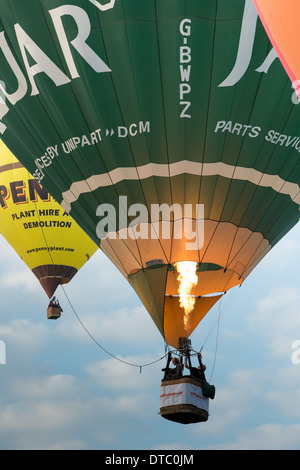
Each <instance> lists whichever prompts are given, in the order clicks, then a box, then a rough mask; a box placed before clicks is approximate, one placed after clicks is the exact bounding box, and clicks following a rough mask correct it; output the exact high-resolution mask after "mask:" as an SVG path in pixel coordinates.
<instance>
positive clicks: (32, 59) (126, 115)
mask: <svg viewBox="0 0 300 470" xmlns="http://www.w3.org/2000/svg"><path fill="white" fill-rule="evenodd" d="M0 21H1V25H0V26H1V31H2V32H1V35H0V80H2V93H3V96H4V98H3V103H2V106H1V107H0V118H1V121H0V122H1V126H0V131H1V132H2V133H3V134H2V135H3V139H4V141H5V142H6V144H7V145H8V147H9V148H10V149H11V150H12V151H13V152H14V153H15V155H16V156H17V158H19V159H20V161H21V162H22V163H23V164H24V165H25V166H26V167H27V168H28V169H29V170H30V172H31V173H32V174H33V176H34V177H35V178H36V179H37V180H38V181H39V182H40V183H41V184H42V185H43V187H45V188H46V189H47V190H48V191H49V192H50V193H51V194H52V195H53V196H54V197H55V199H56V200H57V201H58V202H59V203H60V204H61V205H62V207H63V208H64V209H65V210H66V211H67V212H69V213H70V214H71V216H72V217H73V218H74V219H75V220H76V221H77V222H78V224H79V225H80V226H81V227H82V228H83V229H84V230H85V232H86V233H87V234H88V235H89V236H90V237H91V238H92V239H93V240H94V241H95V242H97V243H98V244H100V247H101V249H102V250H103V251H104V252H105V253H106V254H107V256H108V257H109V258H110V259H111V260H112V262H113V263H114V264H115V265H116V266H117V267H118V269H119V270H120V271H121V273H122V274H123V275H124V276H125V277H126V279H128V281H129V282H130V284H131V285H132V286H133V288H134V289H135V290H136V292H137V293H138V295H139V296H140V298H141V299H142V301H143V303H144V305H145V307H146V309H147V310H148V312H149V313H150V315H151V316H152V318H153V320H154V322H155V324H156V325H157V327H158V329H159V331H160V332H161V334H162V335H163V337H164V338H165V340H166V341H167V343H168V344H170V345H172V346H174V347H177V344H178V339H179V337H181V336H184V337H188V336H189V335H190V334H191V333H192V331H193V330H194V328H195V327H196V325H197V323H198V322H199V321H201V319H202V318H203V316H204V315H205V314H206V313H207V312H208V311H209V310H210V309H211V308H212V306H213V305H214V304H215V303H216V302H217V301H218V300H219V299H220V297H221V296H222V295H223V293H224V292H226V291H227V290H229V289H230V288H232V287H234V286H237V285H240V284H241V283H242V282H243V281H244V280H245V279H246V278H247V276H248V275H249V274H250V272H251V271H252V270H253V268H254V267H255V266H256V265H257V264H258V263H259V261H260V260H261V259H262V258H263V257H264V256H265V255H266V254H267V253H268V252H269V250H270V249H271V248H272V247H273V246H274V245H275V244H276V243H277V242H278V241H279V240H280V239H281V238H282V237H283V236H284V235H285V234H286V233H287V232H288V231H289V230H290V229H291V228H292V227H293V226H294V225H295V223H296V222H297V221H298V218H299V203H300V192H299V183H300V164H299V151H300V133H299V125H298V123H299V119H300V109H298V107H297V106H295V105H294V103H293V102H292V100H291V95H292V90H291V86H290V81H289V80H288V77H287V76H286V73H285V71H284V70H283V68H282V65H281V63H280V61H279V60H278V59H277V56H276V53H275V52H274V50H273V48H272V45H271V43H270V41H269V39H268V37H267V35H266V33H265V30H264V28H263V26H262V24H261V23H260V20H259V18H258V14H257V11H256V9H255V6H254V4H253V2H252V0H245V1H241V0H223V1H222V2H218V1H215V0H210V1H207V0H156V1H155V0H145V1H141V0H111V1H104V0H103V1H96V0H73V1H72V2H71V3H70V2H65V1H63V0H60V1H58V0H51V1H50V0H44V1H43V2H42V3H40V2H36V1H35V0H27V1H26V2H24V1H22V0H2V2H1V12H0ZM199 233H200V235H201V236H199ZM202 234H203V237H202ZM187 261H189V262H192V263H194V267H195V272H194V274H195V276H196V278H197V282H196V284H194V285H193V286H192V287H191V289H190V291H189V292H190V293H189V295H190V296H193V297H194V308H193V309H192V311H191V312H190V313H188V314H186V311H185V309H184V308H183V307H182V303H181V299H180V297H179V289H180V286H179V280H178V273H177V268H176V266H178V263H181V262H187Z"/></svg>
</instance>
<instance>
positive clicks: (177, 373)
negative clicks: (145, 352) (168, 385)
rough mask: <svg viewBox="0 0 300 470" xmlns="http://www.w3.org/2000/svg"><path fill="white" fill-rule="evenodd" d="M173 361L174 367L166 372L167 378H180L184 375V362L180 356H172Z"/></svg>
mask: <svg viewBox="0 0 300 470" xmlns="http://www.w3.org/2000/svg"><path fill="white" fill-rule="evenodd" d="M172 363H173V364H174V366H175V367H174V369H169V370H168V372H167V374H166V379H178V378H179V377H181V376H182V364H181V362H180V360H179V359H178V357H172Z"/></svg>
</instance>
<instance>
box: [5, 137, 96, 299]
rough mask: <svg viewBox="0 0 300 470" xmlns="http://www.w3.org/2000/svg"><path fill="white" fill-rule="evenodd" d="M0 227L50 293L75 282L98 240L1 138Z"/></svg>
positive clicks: (48, 293)
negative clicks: (74, 218) (93, 239)
mask: <svg viewBox="0 0 300 470" xmlns="http://www.w3.org/2000/svg"><path fill="white" fill-rule="evenodd" d="M0 212H1V216H0V232H1V234H2V235H3V236H4V238H5V239H6V240H7V241H8V243H9V244H10V245H11V246H12V247H13V248H14V250H15V251H16V252H17V253H18V255H19V256H20V257H21V258H22V260H23V261H24V263H26V264H27V266H28V267H29V268H30V269H31V271H32V272H33V274H35V276H36V277H37V279H38V280H39V281H40V283H41V285H42V287H43V289H44V290H45V292H46V294H47V295H48V297H49V298H50V297H52V296H53V294H54V292H55V290H56V288H57V286H58V285H60V284H65V283H67V282H69V281H70V280H71V279H72V278H73V277H74V275H75V274H76V273H77V272H78V270H79V269H80V268H81V267H82V266H83V265H84V264H85V263H86V262H87V261H88V260H89V258H90V257H91V256H92V255H93V254H94V253H95V251H96V250H97V245H96V244H95V243H94V242H93V241H92V240H91V239H90V238H89V237H88V236H87V235H86V234H85V233H84V232H83V230H82V229H81V228H80V227H79V226H78V225H77V223H76V222H75V221H74V220H73V219H72V218H71V217H70V216H69V215H68V214H67V213H66V212H65V211H64V209H62V208H61V207H60V206H59V204H58V203H57V202H56V201H54V200H53V198H52V197H51V196H50V195H49V193H48V192H47V191H46V190H45V189H44V188H42V186H41V185H40V184H39V183H38V181H36V180H35V179H34V178H33V177H32V176H31V175H30V173H28V171H27V170H26V169H25V168H24V167H23V165H22V164H21V163H20V162H19V161H17V159H16V158H15V157H14V156H13V154H12V153H11V152H10V151H9V150H8V148H7V147H6V146H5V145H4V143H3V142H0Z"/></svg>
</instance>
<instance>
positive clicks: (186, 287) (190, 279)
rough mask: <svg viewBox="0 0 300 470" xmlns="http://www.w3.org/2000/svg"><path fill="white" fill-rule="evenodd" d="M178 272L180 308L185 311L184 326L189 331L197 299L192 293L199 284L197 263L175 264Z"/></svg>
mask: <svg viewBox="0 0 300 470" xmlns="http://www.w3.org/2000/svg"><path fill="white" fill-rule="evenodd" d="M175 267H176V270H177V272H178V277H177V279H178V281H179V296H180V298H179V303H180V307H181V308H183V309H184V318H183V322H184V326H185V329H186V331H188V329H189V323H190V313H191V312H192V310H193V309H194V306H195V301H196V298H195V297H192V296H191V295H190V294H191V291H192V288H193V287H194V286H196V285H197V283H198V277H197V263H195V262H193V261H180V262H178V263H175Z"/></svg>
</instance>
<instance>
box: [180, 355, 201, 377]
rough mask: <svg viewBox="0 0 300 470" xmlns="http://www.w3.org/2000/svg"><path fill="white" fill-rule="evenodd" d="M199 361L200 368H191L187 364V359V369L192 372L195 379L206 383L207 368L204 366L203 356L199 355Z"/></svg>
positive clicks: (186, 363)
mask: <svg viewBox="0 0 300 470" xmlns="http://www.w3.org/2000/svg"><path fill="white" fill-rule="evenodd" d="M198 359H199V366H198V367H190V366H189V365H188V362H187V358H186V359H185V364H184V365H185V367H186V368H187V369H190V371H191V376H192V377H194V378H195V379H200V380H202V381H203V382H206V377H205V370H206V366H205V365H204V364H202V356H201V354H199V355H198Z"/></svg>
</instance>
